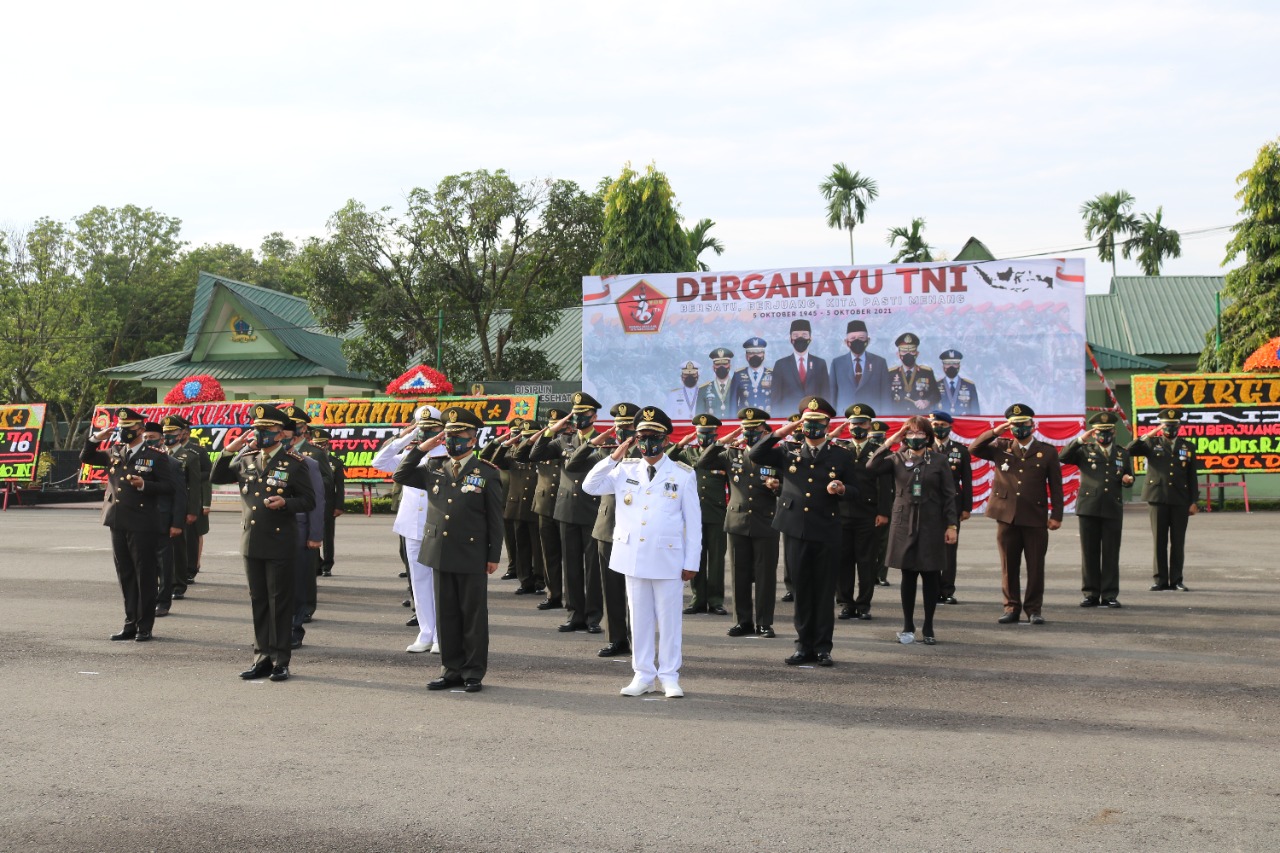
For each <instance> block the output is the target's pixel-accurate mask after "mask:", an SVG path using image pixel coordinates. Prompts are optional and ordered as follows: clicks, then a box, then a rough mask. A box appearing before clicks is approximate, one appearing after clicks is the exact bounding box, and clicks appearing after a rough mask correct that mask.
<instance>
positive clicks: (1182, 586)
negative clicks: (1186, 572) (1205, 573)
mask: <svg viewBox="0 0 1280 853" xmlns="http://www.w3.org/2000/svg"><path fill="white" fill-rule="evenodd" d="M1171 589H1176V590H1178V591H1179V592H1191V590H1190V589H1188V588H1187V585H1186V584H1185V583H1175V584H1174V585H1173V586H1172V587H1171Z"/></svg>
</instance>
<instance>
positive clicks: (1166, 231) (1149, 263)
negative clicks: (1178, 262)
mask: <svg viewBox="0 0 1280 853" xmlns="http://www.w3.org/2000/svg"><path fill="white" fill-rule="evenodd" d="M1163 215H1164V207H1163V206H1160V207H1157V208H1156V215H1155V216H1152V215H1151V214H1149V213H1143V214H1141V215H1140V216H1139V221H1138V224H1137V227H1136V228H1134V231H1133V236H1132V237H1130V238H1129V239H1128V240H1126V241H1125V244H1124V257H1125V260H1128V258H1129V255H1130V254H1132V253H1135V252H1136V253H1137V255H1138V266H1140V267H1142V272H1143V274H1144V275H1160V264H1162V263H1163V262H1164V260H1165V258H1180V257H1182V235H1181V234H1179V233H1178V232H1177V231H1174V230H1173V229H1172V228H1165V227H1164V223H1163V222H1161V218H1162V217H1163Z"/></svg>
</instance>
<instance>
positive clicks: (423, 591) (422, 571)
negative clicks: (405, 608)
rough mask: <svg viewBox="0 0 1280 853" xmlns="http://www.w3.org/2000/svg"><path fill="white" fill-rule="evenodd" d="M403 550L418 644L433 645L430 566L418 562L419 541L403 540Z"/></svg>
mask: <svg viewBox="0 0 1280 853" xmlns="http://www.w3.org/2000/svg"><path fill="white" fill-rule="evenodd" d="M404 550H405V554H406V556H408V558H409V585H410V586H412V587H413V609H414V612H415V613H417V616H418V642H419V643H428V644H429V643H434V642H435V640H436V584H435V577H434V574H435V573H434V572H433V571H432V569H431V567H430V566H424V565H422V564H421V563H419V562H418V553H419V552H420V551H421V550H422V540H421V539H410V538H409V537H408V536H406V537H405V538H404Z"/></svg>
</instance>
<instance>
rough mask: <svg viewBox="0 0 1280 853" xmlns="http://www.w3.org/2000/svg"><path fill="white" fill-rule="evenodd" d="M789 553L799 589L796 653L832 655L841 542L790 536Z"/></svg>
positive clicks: (796, 613) (788, 541)
mask: <svg viewBox="0 0 1280 853" xmlns="http://www.w3.org/2000/svg"><path fill="white" fill-rule="evenodd" d="M786 550H787V553H786V557H787V562H788V563H790V564H791V580H792V582H793V583H794V584H795V589H796V592H795V596H796V612H795V626H796V651H798V652H802V653H804V654H831V645H832V642H831V635H832V634H833V633H834V631H835V624H836V616H835V613H834V612H833V611H832V609H831V599H832V597H833V596H835V594H836V572H835V563H836V561H837V560H838V559H839V557H840V543H839V542H838V541H836V542H814V541H811V540H807V539H796V538H794V537H790V536H789V537H787V548H786Z"/></svg>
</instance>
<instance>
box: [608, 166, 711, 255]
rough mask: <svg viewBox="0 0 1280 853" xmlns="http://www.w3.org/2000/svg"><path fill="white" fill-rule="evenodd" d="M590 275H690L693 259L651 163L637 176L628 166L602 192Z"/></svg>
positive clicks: (662, 178)
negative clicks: (600, 226)
mask: <svg viewBox="0 0 1280 853" xmlns="http://www.w3.org/2000/svg"><path fill="white" fill-rule="evenodd" d="M600 242H601V247H600V255H599V259H598V260H597V261H596V262H595V265H594V266H593V267H592V268H591V272H592V273H593V274H595V275H635V274H638V273H660V272H689V271H691V270H694V269H696V268H697V266H698V258H697V254H696V253H695V252H694V250H693V248H692V247H691V246H690V245H689V238H688V236H687V235H686V234H685V232H684V229H683V228H681V227H680V213H679V205H677V204H676V194H675V191H673V190H672V189H671V183H670V182H669V181H668V180H667V176H666V175H665V174H663V173H662V172H659V171H658V170H657V168H656V167H655V165H654V164H653V163H650V164H649V165H648V166H647V167H645V173H644V174H643V175H640V174H638V173H636V171H635V170H633V169H632V168H631V164H630V163H627V165H625V166H624V167H623V168H622V174H621V175H619V176H618V178H617V179H616V180H614V181H613V182H612V183H610V184H609V185H608V186H607V187H606V188H605V190H604V224H603V230H602V234H601V241H600Z"/></svg>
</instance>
